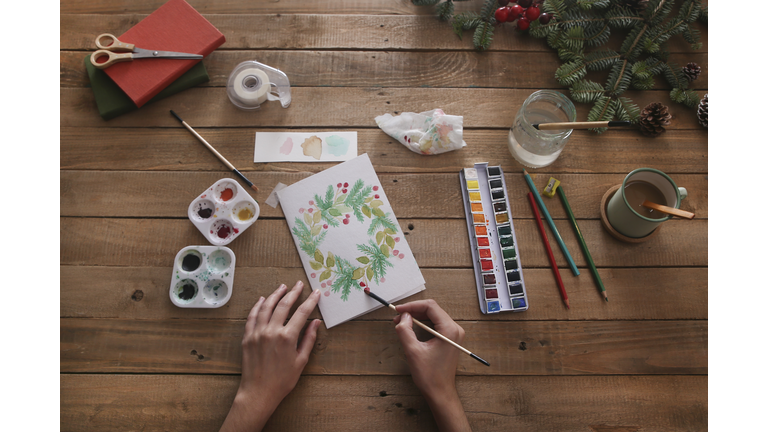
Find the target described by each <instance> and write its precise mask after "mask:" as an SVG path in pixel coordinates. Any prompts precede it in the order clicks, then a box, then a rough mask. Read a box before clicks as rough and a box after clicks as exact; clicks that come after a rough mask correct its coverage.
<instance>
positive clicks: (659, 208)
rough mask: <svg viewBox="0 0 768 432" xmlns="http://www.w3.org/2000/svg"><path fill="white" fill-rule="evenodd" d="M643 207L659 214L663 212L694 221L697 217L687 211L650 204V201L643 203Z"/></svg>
mask: <svg viewBox="0 0 768 432" xmlns="http://www.w3.org/2000/svg"><path fill="white" fill-rule="evenodd" d="M643 207H647V208H649V209H653V210H656V211H658V212H662V213H665V214H668V215H672V216H677V217H681V218H683V219H688V220H690V219H693V218H694V217H695V216H696V215H695V214H693V213H691V212H689V211H685V210H680V209H676V208H674V207H669V206H665V205H661V204H656V203H654V202H650V201H648V200H645V201H643Z"/></svg>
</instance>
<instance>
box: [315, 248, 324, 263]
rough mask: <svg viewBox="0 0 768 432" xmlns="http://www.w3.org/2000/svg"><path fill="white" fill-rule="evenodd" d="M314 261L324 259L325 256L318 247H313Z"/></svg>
mask: <svg viewBox="0 0 768 432" xmlns="http://www.w3.org/2000/svg"><path fill="white" fill-rule="evenodd" d="M315 261H317V262H323V261H325V257H324V256H323V253H322V252H320V249H315Z"/></svg>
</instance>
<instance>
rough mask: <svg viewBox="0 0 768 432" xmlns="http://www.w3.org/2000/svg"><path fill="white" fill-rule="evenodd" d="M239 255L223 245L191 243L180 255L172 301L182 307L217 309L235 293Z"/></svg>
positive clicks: (172, 280)
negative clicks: (233, 290) (237, 256)
mask: <svg viewBox="0 0 768 432" xmlns="http://www.w3.org/2000/svg"><path fill="white" fill-rule="evenodd" d="M234 279H235V254H234V253H233V252H232V250H231V249H230V248H228V247H223V246H187V247H185V248H183V249H182V250H180V251H179V253H177V254H176V258H175V259H174V260H173V276H172V277H171V288H170V292H169V294H170V296H171V302H173V304H175V305H176V306H178V307H181V308H217V307H221V306H224V305H225V304H226V303H227V302H228V301H229V298H230V297H231V296H232V282H233V281H234Z"/></svg>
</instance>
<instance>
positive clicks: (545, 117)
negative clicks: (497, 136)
mask: <svg viewBox="0 0 768 432" xmlns="http://www.w3.org/2000/svg"><path fill="white" fill-rule="evenodd" d="M573 121H576V108H575V107H574V106H573V102H571V100H570V99H568V98H567V97H565V95H564V94H562V93H559V92H556V91H552V90H539V91H537V92H535V93H533V94H532V95H530V96H528V99H526V100H525V102H523V106H522V107H520V111H518V112H517V116H516V117H515V123H514V124H513V125H512V127H511V128H510V129H509V152H510V153H512V156H513V157H514V158H515V159H517V161H518V162H520V163H521V164H523V165H525V166H527V167H529V168H541V167H545V166H547V165H549V164H551V163H552V162H554V161H555V159H557V157H558V156H560V152H562V151H563V147H565V142H566V141H568V138H569V137H570V136H571V132H573V129H561V130H550V131H542V130H538V129H536V128H534V127H533V125H534V124H540V123H556V122H573Z"/></svg>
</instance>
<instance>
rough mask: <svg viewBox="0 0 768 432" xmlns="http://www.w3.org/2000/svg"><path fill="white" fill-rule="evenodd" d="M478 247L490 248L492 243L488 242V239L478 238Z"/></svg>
mask: <svg viewBox="0 0 768 432" xmlns="http://www.w3.org/2000/svg"><path fill="white" fill-rule="evenodd" d="M477 245H478V246H490V245H491V242H490V241H488V237H478V238H477Z"/></svg>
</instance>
